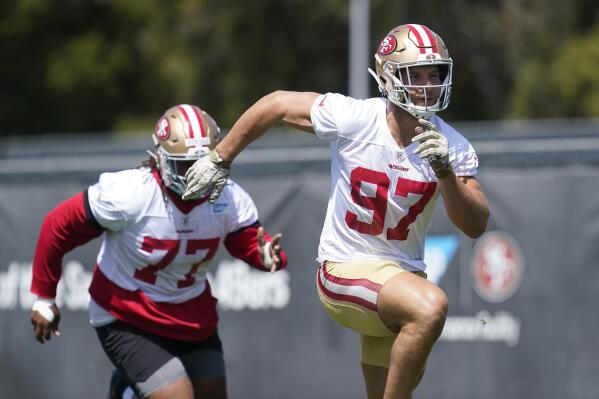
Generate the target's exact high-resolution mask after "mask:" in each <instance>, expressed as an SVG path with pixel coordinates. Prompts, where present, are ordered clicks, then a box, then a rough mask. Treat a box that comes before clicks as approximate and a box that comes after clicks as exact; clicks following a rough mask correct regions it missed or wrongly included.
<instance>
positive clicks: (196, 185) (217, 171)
mask: <svg viewBox="0 0 599 399" xmlns="http://www.w3.org/2000/svg"><path fill="white" fill-rule="evenodd" d="M230 173H231V164H230V163H229V162H226V161H224V160H223V159H222V158H221V157H220V156H219V155H218V153H217V152H216V151H214V150H212V151H210V153H208V155H206V156H204V157H202V158H200V159H198V160H197V161H195V162H194V164H193V165H191V167H190V168H189V169H188V170H187V173H185V180H186V181H187V186H186V191H185V193H184V194H183V197H182V198H183V199H184V200H192V199H196V198H200V197H205V196H208V195H209V196H210V198H208V202H210V203H211V204H214V203H215V202H216V200H217V199H218V197H219V196H220V193H221V192H222V191H223V189H224V188H225V185H226V184H227V180H228V178H229V174H230Z"/></svg>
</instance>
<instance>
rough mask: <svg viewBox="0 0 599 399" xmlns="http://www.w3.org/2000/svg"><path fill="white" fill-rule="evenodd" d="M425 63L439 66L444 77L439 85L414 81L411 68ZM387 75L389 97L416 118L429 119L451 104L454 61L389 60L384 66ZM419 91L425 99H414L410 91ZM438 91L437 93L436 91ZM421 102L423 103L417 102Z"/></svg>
mask: <svg viewBox="0 0 599 399" xmlns="http://www.w3.org/2000/svg"><path fill="white" fill-rule="evenodd" d="M424 65H435V66H437V67H438V68H439V74H440V76H441V78H443V77H444V78H443V80H442V82H441V84H438V85H431V84H428V85H417V84H413V83H412V79H411V78H410V76H411V73H410V70H411V69H413V68H418V67H421V66H424ZM383 70H384V72H385V76H386V77H387V82H389V83H388V84H387V86H388V87H389V90H388V91H387V98H388V99H389V101H391V102H392V103H393V104H395V105H397V106H399V107H401V108H403V109H404V110H406V111H408V112H409V113H410V114H412V115H414V116H415V117H416V118H424V119H429V118H430V117H431V116H432V115H434V114H435V113H437V112H439V111H443V110H444V109H445V108H447V106H448V105H449V100H450V96H451V72H452V63H451V60H449V61H442V62H436V63H432V64H423V63H414V64H408V65H401V64H394V63H392V62H387V63H386V64H385V65H384V66H383ZM415 92H417V93H418V95H420V96H421V97H424V101H422V100H420V101H417V100H416V99H413V98H412V96H411V94H410V93H415ZM435 92H437V93H435ZM417 102H420V103H422V102H423V104H417Z"/></svg>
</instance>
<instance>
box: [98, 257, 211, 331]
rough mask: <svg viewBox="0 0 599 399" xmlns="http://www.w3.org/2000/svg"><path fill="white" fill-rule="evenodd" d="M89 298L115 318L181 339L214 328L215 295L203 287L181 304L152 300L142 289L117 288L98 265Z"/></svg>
mask: <svg viewBox="0 0 599 399" xmlns="http://www.w3.org/2000/svg"><path fill="white" fill-rule="evenodd" d="M89 293H90V295H91V297H92V298H93V299H94V301H96V303H97V304H98V305H100V306H101V307H102V308H103V309H104V310H106V311H107V312H109V313H110V314H111V315H113V316H114V317H116V318H117V319H119V320H121V321H123V322H125V323H127V324H130V325H132V326H134V327H137V328H140V329H142V330H144V331H148V332H151V333H152V334H156V335H160V336H163V337H167V338H172V339H180V340H183V341H202V340H204V339H206V338H208V337H210V336H211V335H212V334H213V333H214V331H215V330H216V325H217V323H218V314H217V312H216V298H214V297H213V296H212V294H211V292H210V285H209V284H208V281H206V289H205V290H204V292H202V294H200V295H198V296H197V297H195V298H193V299H190V300H189V301H187V302H183V303H167V302H154V301H152V300H151V299H150V298H148V296H146V294H145V293H144V292H143V291H141V290H136V291H129V290H126V289H124V288H121V287H119V286H118V285H116V284H115V283H113V282H112V281H110V279H108V277H106V275H104V273H102V271H101V270H100V268H99V267H96V268H95V269H94V276H93V278H92V282H91V285H90V287H89Z"/></svg>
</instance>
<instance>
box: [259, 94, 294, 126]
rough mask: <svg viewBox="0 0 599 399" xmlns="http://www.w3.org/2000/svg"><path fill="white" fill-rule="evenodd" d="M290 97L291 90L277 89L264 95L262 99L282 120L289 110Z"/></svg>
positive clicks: (277, 117) (270, 110) (272, 112)
mask: <svg viewBox="0 0 599 399" xmlns="http://www.w3.org/2000/svg"><path fill="white" fill-rule="evenodd" d="M290 97H291V92H289V91H285V90H277V91H274V92H272V93H270V94H267V95H266V96H264V97H263V98H262V101H264V102H265V105H266V107H267V109H268V110H269V112H270V113H271V114H273V115H274V116H275V118H276V119H278V120H282V119H283V118H284V117H285V114H286V112H287V109H288V104H289V101H290Z"/></svg>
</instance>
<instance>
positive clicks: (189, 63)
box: [0, 0, 599, 399]
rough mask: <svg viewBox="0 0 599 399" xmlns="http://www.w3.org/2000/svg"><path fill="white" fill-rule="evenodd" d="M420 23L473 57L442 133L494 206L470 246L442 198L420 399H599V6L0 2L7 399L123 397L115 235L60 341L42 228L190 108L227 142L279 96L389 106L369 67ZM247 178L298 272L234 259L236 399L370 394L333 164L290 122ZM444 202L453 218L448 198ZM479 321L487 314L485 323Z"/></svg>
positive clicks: (76, 294)
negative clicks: (336, 228) (329, 312)
mask: <svg viewBox="0 0 599 399" xmlns="http://www.w3.org/2000/svg"><path fill="white" fill-rule="evenodd" d="M412 22H414V23H421V24H425V25H427V26H428V27H430V28H431V29H432V30H434V31H435V32H437V33H438V34H439V35H440V36H441V37H442V38H443V39H444V41H445V43H446V45H447V47H448V49H449V51H450V55H451V57H452V58H453V60H454V70H453V71H454V81H453V93H452V100H451V104H450V106H449V108H448V109H447V110H446V111H444V112H443V113H442V114H441V116H442V117H443V118H444V119H445V120H446V121H448V122H450V123H451V124H453V125H454V126H455V127H456V128H457V129H458V130H459V131H461V132H462V133H463V134H464V136H466V137H467V138H468V139H469V140H470V141H471V142H472V144H473V145H474V147H475V149H476V150H477V152H478V154H479V156H480V161H481V162H480V174H479V176H478V179H479V181H480V182H481V184H482V185H483V187H484V188H485V191H486V194H487V196H488V198H489V202H490V205H491V209H492V216H491V220H490V223H489V232H488V234H486V235H485V236H483V237H482V238H481V239H479V240H475V241H473V240H469V239H467V238H466V237H465V236H463V235H461V234H460V233H459V232H458V231H457V230H456V229H455V228H453V227H452V225H450V224H449V223H448V222H447V220H446V218H445V216H444V211H443V208H442V204H438V209H437V210H436V213H435V218H434V221H433V225H432V227H431V234H430V239H429V241H427V258H426V261H427V263H428V264H429V268H430V276H431V279H432V280H433V281H435V283H437V284H439V285H440V286H441V287H442V288H443V289H444V290H445V291H446V292H447V293H448V296H449V298H450V315H449V318H448V321H447V324H446V328H445V331H444V333H443V336H442V337H441V340H440V342H439V344H438V345H437V346H436V347H435V349H434V350H433V353H432V355H431V358H430V360H429V365H428V372H427V374H426V376H425V378H424V380H423V382H422V384H421V386H420V388H419V389H418V390H417V392H416V394H415V395H414V397H415V399H425V398H432V397H443V398H456V399H469V398H472V399H480V398H492V399H494V398H497V399H499V398H506V397H509V398H527V399H528V398H585V399H587V398H588V399H596V398H599V384H598V383H597V379H596V368H597V366H598V365H599V339H598V338H597V337H599V312H597V306H598V305H599V267H598V266H599V264H598V261H597V259H599V248H598V246H597V244H596V243H597V242H598V241H599V201H597V198H599V67H598V65H599V2H597V0H570V1H567V2H558V1H550V0H530V1H521V0H514V1H509V2H504V1H472V0H457V1H452V2H441V1H428V2H424V1H421V2H415V1H403V0H394V1H383V0H370V1H367V0H320V1H315V0H253V1H232V0H220V1H208V0H177V1H170V2H163V1H157V0H144V1H142V0H121V1H107V0H95V1H94V0H52V1H49V0H20V1H17V0H4V1H2V2H1V3H0V57H1V59H3V60H4V61H2V63H1V64H0V82H1V85H2V88H1V89H0V136H1V137H2V138H3V143H4V144H3V145H2V146H0V356H1V358H2V359H3V361H2V362H0V398H79V397H82V396H84V395H85V396H86V397H88V398H90V399H95V398H104V397H105V395H106V392H107V389H108V380H109V375H110V370H111V365H110V364H109V362H108V360H106V358H105V356H104V354H103V353H102V351H101V348H100V346H99V344H98V342H97V339H96V337H95V333H94V331H93V329H92V328H91V327H90V326H89V325H88V322H87V313H86V309H87V284H88V283H89V277H90V271H91V268H92V266H93V264H94V262H95V256H96V253H97V250H98V248H99V243H100V241H99V240H95V241H94V242H92V243H90V244H89V245H87V246H86V247H84V248H80V249H77V250H75V251H74V252H72V253H71V254H70V255H69V256H68V257H67V258H65V267H64V278H63V280H64V281H63V283H62V286H61V287H62V288H61V291H60V292H61V293H60V303H61V305H62V309H63V321H62V331H63V336H62V337H61V338H59V339H54V340H53V341H52V342H50V343H49V344H46V345H44V346H40V345H39V344H38V343H37V342H35V340H34V338H33V334H32V333H31V331H30V330H31V328H30V325H29V320H28V317H29V309H30V307H31V303H32V300H33V298H32V297H31V295H30V294H29V293H28V290H29V284H30V279H31V260H32V258H33V250H34V248H35V242H36V240H37V234H38V231H39V227H40V225H41V222H42V220H43V217H44V215H45V214H46V213H47V212H48V211H49V210H50V209H52V208H53V207H54V206H55V205H56V204H57V203H58V202H60V201H62V200H64V199H65V198H67V197H70V196H71V195H73V194H75V193H77V192H79V191H81V190H82V189H84V188H85V187H87V186H88V185H89V184H93V183H94V182H95V181H97V179H98V176H99V174H100V173H102V172H104V171H114V170H120V169H125V168H129V167H136V166H137V165H139V163H140V162H141V161H142V160H143V159H145V158H146V155H145V150H146V149H148V148H149V147H150V145H151V138H150V133H151V130H152V128H153V126H154V123H155V122H156V120H157V119H158V118H159V116H160V115H161V114H162V113H163V112H164V111H165V110H166V109H167V108H169V107H170V106H172V105H174V104H178V103H192V104H197V105H199V106H201V107H202V108H203V109H205V110H206V111H207V112H209V113H210V114H211V115H212V116H213V117H214V118H215V119H216V120H217V121H218V123H219V124H220V125H221V127H222V128H223V130H224V131H226V130H227V129H228V128H230V127H231V125H232V124H233V123H234V122H235V120H236V118H237V117H238V116H239V115H240V114H241V113H242V112H243V111H244V110H245V109H246V108H247V107H249V106H250V105H251V104H252V103H253V102H255V101H256V100H258V99H259V98H260V97H261V96H263V95H265V94H267V93H269V92H271V91H273V90H277V89H287V90H310V91H317V92H329V91H331V92H340V93H344V94H352V95H354V96H356V97H367V96H378V91H377V89H376V86H375V84H374V82H373V81H372V79H371V78H370V76H369V75H368V74H367V71H366V68H367V67H372V66H373V54H374V51H375V49H376V48H377V45H378V43H379V41H380V40H381V39H382V38H383V37H384V35H385V34H386V33H387V32H388V31H389V30H390V29H391V28H393V27H395V26H397V25H400V24H403V23H412ZM276 130H277V131H276V132H272V133H269V134H268V135H267V136H265V137H264V138H263V139H261V140H260V141H259V142H256V143H253V144H252V145H251V146H250V147H249V149H248V150H247V151H246V152H244V153H243V154H242V155H241V156H240V157H239V158H238V160H237V162H236V164H235V166H234V168H233V175H232V176H233V178H234V179H235V180H236V181H237V182H239V183H240V184H241V185H242V186H243V187H244V188H246V190H247V191H248V192H249V193H250V194H251V195H252V196H253V197H254V199H255V201H256V203H257V205H258V208H259V211H260V213H261V220H262V222H263V223H264V224H265V225H266V226H267V227H268V228H269V230H270V231H271V232H276V231H282V232H283V233H284V235H285V238H284V244H285V248H286V249H287V251H288V254H289V256H290V259H291V262H290V265H289V270H287V271H285V272H281V273H276V274H274V275H266V274H260V273H258V272H253V271H250V270H249V269H248V268H247V267H246V265H243V264H239V263H238V262H235V261H232V260H231V258H230V257H229V256H228V254H226V251H224V250H222V249H221V251H220V254H219V256H218V257H217V258H215V261H214V262H213V285H214V287H215V292H216V293H217V295H218V296H219V301H220V314H221V320H222V325H221V337H222V339H223V342H224V346H225V356H226V361H227V372H228V377H229V380H228V386H229V394H230V397H231V398H233V399H235V398H321V397H324V396H325V395H326V396H327V397H329V398H363V397H365V393H364V389H363V384H362V382H361V375H360V368H359V360H358V359H359V354H358V337H357V336H356V335H355V334H353V333H352V332H350V331H347V330H344V329H342V328H340V327H338V326H336V325H335V324H334V323H333V322H332V321H330V320H329V319H328V318H327V317H326V315H325V314H324V312H322V310H321V308H320V305H319V304H318V302H317V299H316V293H315V286H314V272H315V267H316V264H315V262H314V258H315V256H316V248H317V245H318V237H319V234H320V229H321V226H322V219H323V216H324V212H325V209H326V203H327V199H328V190H329V186H328V185H329V174H328V161H329V157H328V148H327V146H326V143H324V142H321V141H320V140H318V139H317V138H315V137H312V136H309V135H301V134H300V135H297V134H292V133H290V132H289V131H287V130H285V129H282V128H279V129H276ZM439 202H441V201H439ZM481 320H483V321H484V323H483V322H481Z"/></svg>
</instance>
